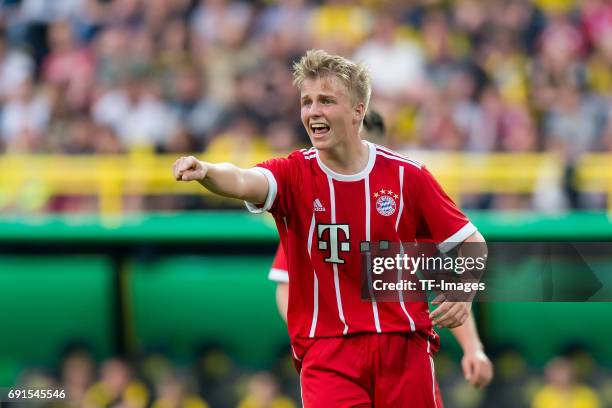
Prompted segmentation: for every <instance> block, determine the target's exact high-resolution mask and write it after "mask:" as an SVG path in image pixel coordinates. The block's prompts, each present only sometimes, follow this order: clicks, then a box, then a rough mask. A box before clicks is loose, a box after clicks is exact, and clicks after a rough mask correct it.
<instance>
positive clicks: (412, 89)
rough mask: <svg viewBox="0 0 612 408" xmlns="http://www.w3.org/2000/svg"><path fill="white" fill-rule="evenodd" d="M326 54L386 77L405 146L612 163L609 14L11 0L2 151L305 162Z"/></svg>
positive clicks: (2, 35) (562, 8)
mask: <svg viewBox="0 0 612 408" xmlns="http://www.w3.org/2000/svg"><path fill="white" fill-rule="evenodd" d="M309 48H323V49H325V50H327V51H329V52H332V53H340V54H342V55H345V56H348V57H351V58H353V59H355V60H358V61H363V62H365V63H366V64H367V65H368V66H369V68H370V70H371V73H372V77H373V99H372V103H371V106H373V107H374V108H375V109H377V110H378V111H379V112H381V113H382V116H383V117H384V119H385V122H386V123H387V129H388V143H387V144H388V145H390V146H391V147H394V148H398V149H428V150H453V151H469V152H493V151H501V152H531V151H543V150H545V151H555V152H558V153H559V154H560V155H561V156H562V157H564V159H565V160H566V162H567V163H569V164H570V169H569V170H570V171H571V164H572V163H573V162H574V161H575V160H576V159H577V158H578V157H579V156H580V155H581V154H582V153H584V152H590V151H612V1H610V0H487V1H479V0H456V1H442V0H420V1H411V2H400V1H385V0H361V1H358V2H355V1H348V0H328V1H315V0H259V1H237V0H234V1H230V0H146V1H145V0H2V1H1V2H0V152H34V153H45V152H53V153H56V152H57V153H69V154H79V153H96V154H111V153H121V152H130V151H134V150H145V151H155V152H171V153H182V152H202V151H207V152H208V153H210V154H211V156H209V157H219V158H221V159H222V160H231V158H232V157H235V156H243V155H245V154H248V153H253V152H256V153H259V154H264V155H273V154H276V153H279V152H287V151H290V150H291V149H293V148H295V147H298V146H302V145H305V144H307V143H308V139H307V136H306V134H305V132H304V131H303V130H302V128H301V125H300V123H299V106H298V93H297V90H296V89H295V88H294V87H293V86H292V78H291V70H290V67H291V63H292V61H295V60H296V58H298V57H299V56H300V55H301V54H302V53H303V52H304V51H305V50H306V49H309ZM574 204H575V203H574Z"/></svg>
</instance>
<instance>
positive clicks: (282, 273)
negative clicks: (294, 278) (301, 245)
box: [268, 245, 289, 283]
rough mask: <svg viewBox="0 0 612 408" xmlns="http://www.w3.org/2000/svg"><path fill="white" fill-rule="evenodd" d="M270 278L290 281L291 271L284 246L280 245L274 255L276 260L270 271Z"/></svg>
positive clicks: (282, 281) (285, 281)
mask: <svg viewBox="0 0 612 408" xmlns="http://www.w3.org/2000/svg"><path fill="white" fill-rule="evenodd" d="M268 279H270V280H271V281H273V282H277V283H289V271H288V268H287V257H286V256H285V251H284V250H283V246H282V245H279V246H278V249H277V250H276V255H275V256H274V262H272V267H271V268H270V273H268Z"/></svg>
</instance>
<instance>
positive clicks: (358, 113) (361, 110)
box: [353, 102, 365, 123]
mask: <svg viewBox="0 0 612 408" xmlns="http://www.w3.org/2000/svg"><path fill="white" fill-rule="evenodd" d="M364 116H365V105H364V103H363V102H359V103H358V104H357V105H356V106H355V109H354V110H353V117H354V120H355V122H356V123H361V121H362V120H363V117H364Z"/></svg>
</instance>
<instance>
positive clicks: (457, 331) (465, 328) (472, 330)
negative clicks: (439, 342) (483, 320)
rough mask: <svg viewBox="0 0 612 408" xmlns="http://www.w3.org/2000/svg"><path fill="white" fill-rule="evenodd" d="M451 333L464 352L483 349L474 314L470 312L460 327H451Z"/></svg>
mask: <svg viewBox="0 0 612 408" xmlns="http://www.w3.org/2000/svg"><path fill="white" fill-rule="evenodd" d="M450 331H451V333H452V334H453V336H454V337H455V339H457V342H458V343H459V345H460V346H461V349H462V350H463V352H464V353H466V354H467V353H469V352H473V351H478V350H480V351H482V350H483V346H482V342H481V341H480V337H479V336H478V330H476V322H475V320H474V315H473V314H472V313H470V315H469V316H468V318H467V320H466V321H465V322H464V323H463V324H462V325H461V326H459V327H455V328H453V329H450Z"/></svg>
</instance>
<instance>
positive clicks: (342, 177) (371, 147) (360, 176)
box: [317, 140, 376, 181]
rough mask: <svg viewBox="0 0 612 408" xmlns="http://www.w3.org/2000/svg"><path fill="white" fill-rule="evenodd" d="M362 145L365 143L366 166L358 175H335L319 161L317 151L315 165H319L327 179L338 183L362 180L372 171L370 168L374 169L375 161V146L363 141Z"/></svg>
mask: <svg viewBox="0 0 612 408" xmlns="http://www.w3.org/2000/svg"><path fill="white" fill-rule="evenodd" d="M363 143H365V144H366V145H367V146H368V164H366V166H365V167H364V168H363V170H361V171H360V172H359V173H355V174H340V173H336V172H335V171H333V170H332V169H330V168H329V167H327V166H326V165H325V164H324V163H323V161H321V158H320V157H319V151H318V150H317V163H319V167H321V170H323V171H324V172H325V174H327V175H328V176H329V177H331V178H333V179H335V180H338V181H359V180H363V179H364V178H366V177H367V176H368V174H370V171H372V168H373V167H374V162H375V161H376V145H375V144H374V143H370V142H368V141H367V140H363Z"/></svg>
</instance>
